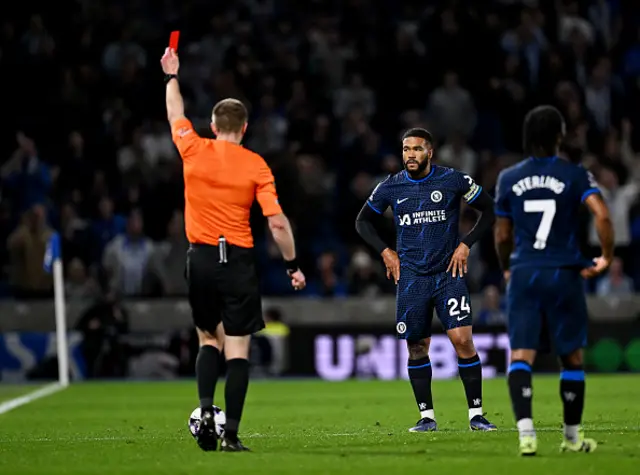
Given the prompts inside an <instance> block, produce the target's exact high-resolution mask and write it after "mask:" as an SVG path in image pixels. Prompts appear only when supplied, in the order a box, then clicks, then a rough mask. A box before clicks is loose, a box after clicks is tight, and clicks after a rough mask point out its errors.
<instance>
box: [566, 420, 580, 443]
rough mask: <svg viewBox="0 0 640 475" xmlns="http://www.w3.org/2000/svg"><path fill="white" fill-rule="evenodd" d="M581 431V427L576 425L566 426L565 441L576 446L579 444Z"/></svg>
mask: <svg viewBox="0 0 640 475" xmlns="http://www.w3.org/2000/svg"><path fill="white" fill-rule="evenodd" d="M579 429H580V426H578V425H575V426H568V425H567V424H565V425H564V437H565V439H567V440H568V441H569V442H571V443H573V444H575V443H576V442H578V438H579V437H580V436H579V435H578V430H579Z"/></svg>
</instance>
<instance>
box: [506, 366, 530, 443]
mask: <svg viewBox="0 0 640 475" xmlns="http://www.w3.org/2000/svg"><path fill="white" fill-rule="evenodd" d="M531 379H532V378H531V365H529V363H527V362H526V361H512V362H511V364H510V365H509V376H508V382H509V394H510V396H511V404H512V406H513V413H514V415H515V417H516V423H517V425H518V432H519V433H520V437H523V436H535V431H534V428H533V411H532V407H531V406H532V397H533V390H532V386H531Z"/></svg>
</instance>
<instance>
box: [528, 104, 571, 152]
mask: <svg viewBox="0 0 640 475" xmlns="http://www.w3.org/2000/svg"><path fill="white" fill-rule="evenodd" d="M564 134H565V122H564V118H563V117H562V114H561V113H560V111H559V110H558V109H556V108H555V107H553V106H548V105H545V106H538V107H536V108H534V109H531V110H530V111H529V113H528V114H527V116H526V117H525V118H524V127H523V130H522V146H523V149H524V152H525V154H529V155H534V156H540V157H542V156H546V157H550V156H552V155H555V154H556V149H557V148H558V141H559V139H560V138H561V137H563V136H564Z"/></svg>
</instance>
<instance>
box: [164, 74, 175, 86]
mask: <svg viewBox="0 0 640 475" xmlns="http://www.w3.org/2000/svg"><path fill="white" fill-rule="evenodd" d="M172 79H178V75H177V74H165V75H164V83H165V84H169V81H171V80H172Z"/></svg>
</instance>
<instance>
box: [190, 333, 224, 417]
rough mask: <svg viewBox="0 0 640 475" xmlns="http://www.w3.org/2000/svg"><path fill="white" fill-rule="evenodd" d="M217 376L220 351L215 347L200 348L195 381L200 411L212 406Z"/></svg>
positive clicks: (204, 346)
mask: <svg viewBox="0 0 640 475" xmlns="http://www.w3.org/2000/svg"><path fill="white" fill-rule="evenodd" d="M219 374H220V351H218V349H217V348H216V347H215V346H211V345H203V346H201V347H200V350H199V351H198V356H197V358H196V380H197V382H198V398H199V399H200V408H201V409H211V407H212V406H213V396H214V395H215V392H216V383H217V382H218V376H219Z"/></svg>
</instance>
